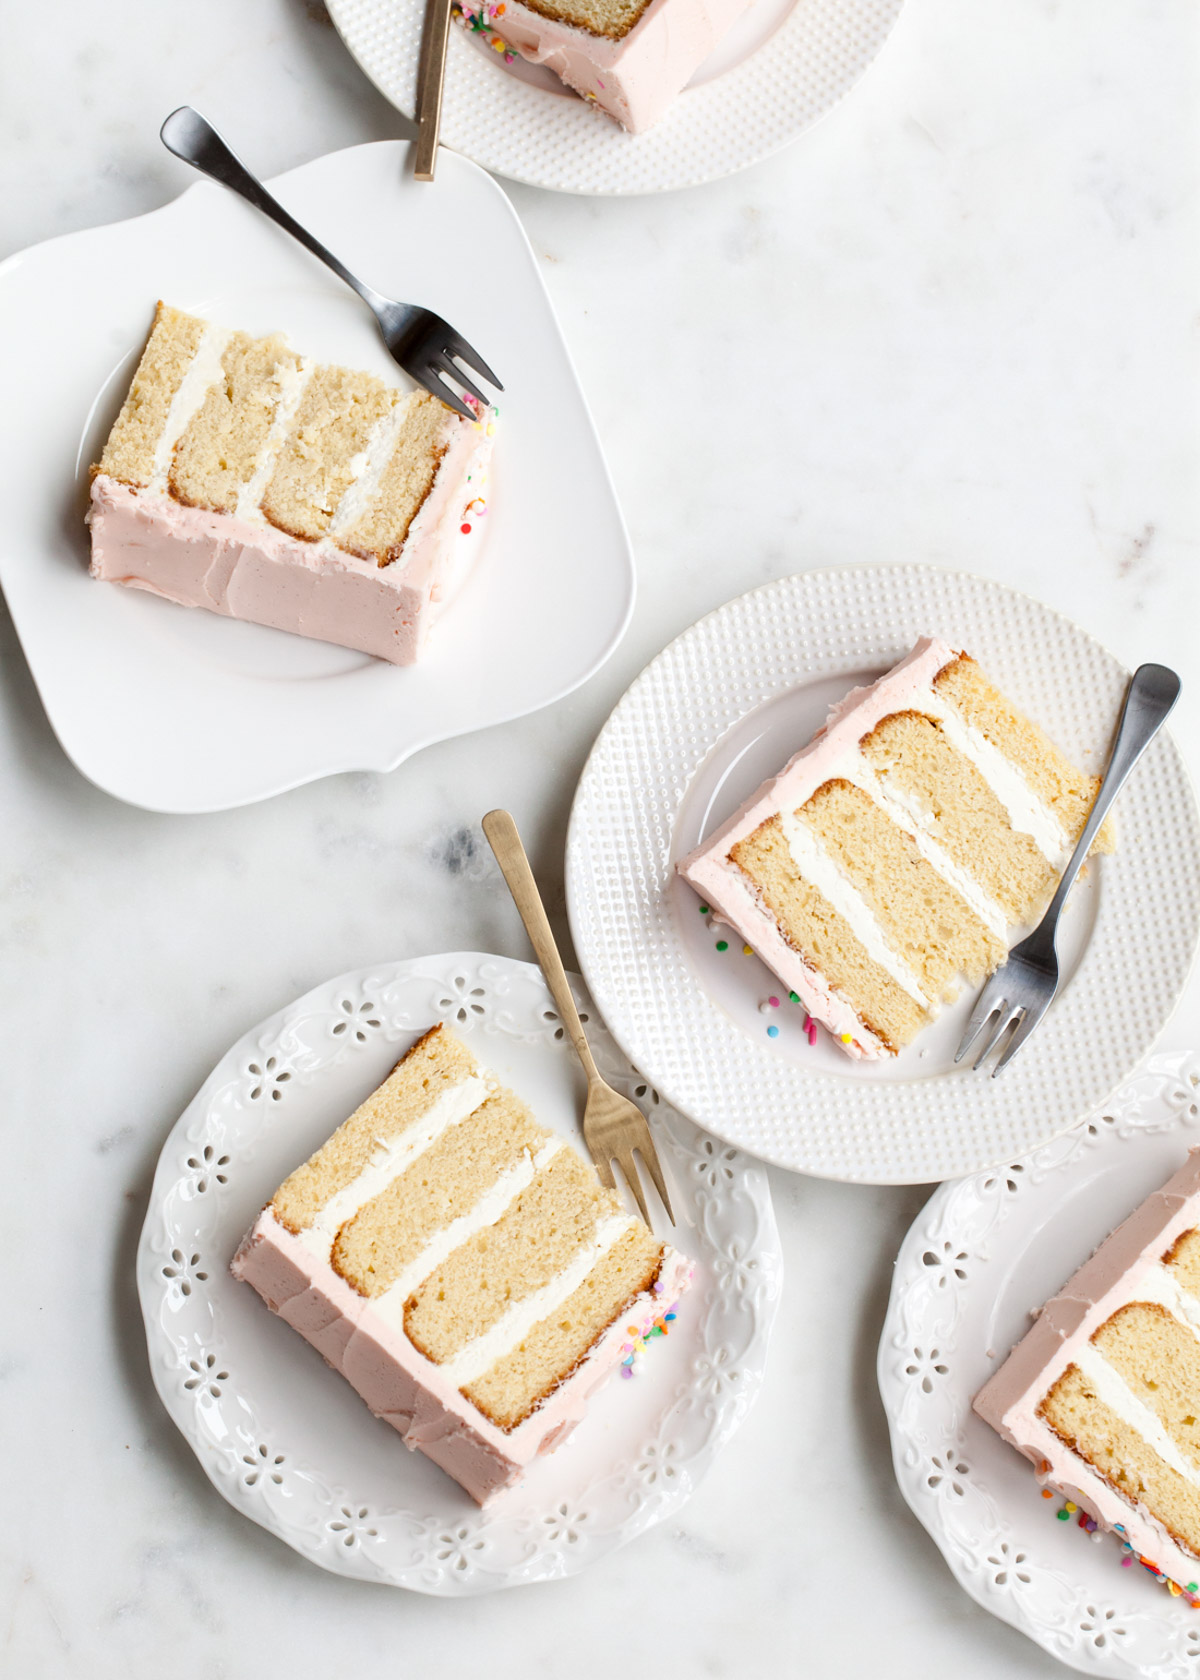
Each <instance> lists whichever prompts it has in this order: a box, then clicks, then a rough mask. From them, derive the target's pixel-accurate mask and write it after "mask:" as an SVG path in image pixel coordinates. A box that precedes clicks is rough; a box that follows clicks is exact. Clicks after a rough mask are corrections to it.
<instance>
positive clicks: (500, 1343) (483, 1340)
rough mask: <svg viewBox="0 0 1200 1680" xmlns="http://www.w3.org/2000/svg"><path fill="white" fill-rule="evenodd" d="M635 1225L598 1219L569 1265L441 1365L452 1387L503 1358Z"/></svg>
mask: <svg viewBox="0 0 1200 1680" xmlns="http://www.w3.org/2000/svg"><path fill="white" fill-rule="evenodd" d="M636 1224H637V1220H636V1219H633V1218H632V1217H631V1216H629V1215H628V1214H623V1213H614V1214H609V1215H607V1216H606V1217H605V1218H603V1219H601V1220H600V1221H599V1223H598V1224H597V1226H596V1229H595V1233H594V1234H593V1237H592V1240H591V1242H590V1243H586V1244H585V1245H584V1247H583V1248H581V1249H580V1251H579V1253H578V1254H577V1255H576V1256H575V1258H574V1260H572V1261H571V1263H570V1265H568V1266H566V1267H564V1268H563V1270H562V1271H561V1272H559V1274H558V1275H557V1277H554V1278H551V1280H550V1282H549V1283H547V1284H544V1285H543V1286H542V1288H541V1289H535V1290H533V1292H532V1293H531V1294H529V1295H526V1296H525V1298H524V1299H523V1300H521V1301H517V1302H514V1304H513V1305H512V1306H511V1307H509V1309H508V1311H507V1312H505V1313H503V1314H502V1315H501V1316H500V1317H499V1318H498V1319H497V1320H496V1322H495V1324H493V1325H492V1327H491V1329H490V1330H485V1331H484V1332H483V1334H482V1335H481V1336H476V1337H475V1338H474V1340H472V1341H469V1342H467V1343H466V1345H465V1346H464V1347H461V1348H460V1349H459V1351H458V1352H457V1353H456V1354H455V1355H454V1357H453V1358H452V1359H448V1360H446V1361H445V1362H444V1363H443V1364H442V1366H441V1369H442V1371H444V1372H445V1374H446V1376H447V1378H448V1379H449V1381H450V1382H452V1383H453V1384H454V1386H455V1388H465V1387H466V1386H467V1384H469V1383H472V1382H474V1381H475V1380H476V1379H477V1378H478V1377H481V1376H482V1375H483V1373H484V1372H485V1371H489V1370H490V1369H491V1368H492V1366H493V1365H494V1364H495V1363H496V1361H497V1360H498V1359H503V1358H504V1356H505V1354H507V1353H511V1352H512V1350H513V1348H515V1347H516V1346H517V1344H518V1343H519V1342H520V1340H521V1338H522V1337H523V1336H527V1335H528V1334H529V1332H530V1331H531V1330H532V1329H533V1327H534V1325H535V1324H539V1323H540V1322H541V1321H542V1319H543V1318H546V1317H548V1316H549V1314H550V1313H552V1312H554V1311H555V1309H556V1308H558V1307H561V1306H562V1304H563V1302H564V1301H566V1300H568V1299H569V1298H570V1297H571V1296H572V1295H573V1294H574V1293H575V1291H576V1290H577V1289H578V1288H579V1286H580V1284H582V1283H583V1281H584V1279H585V1278H586V1277H587V1275H588V1273H589V1272H590V1271H591V1270H592V1268H593V1267H594V1266H596V1265H597V1264H598V1263H599V1262H600V1261H601V1260H602V1259H603V1258H604V1256H605V1255H606V1254H607V1253H608V1251H609V1249H610V1248H612V1247H613V1246H614V1244H615V1243H617V1242H619V1241H620V1239H621V1237H623V1236H624V1235H625V1232H626V1231H629V1230H631V1229H632V1228H633V1226H634V1225H636Z"/></svg>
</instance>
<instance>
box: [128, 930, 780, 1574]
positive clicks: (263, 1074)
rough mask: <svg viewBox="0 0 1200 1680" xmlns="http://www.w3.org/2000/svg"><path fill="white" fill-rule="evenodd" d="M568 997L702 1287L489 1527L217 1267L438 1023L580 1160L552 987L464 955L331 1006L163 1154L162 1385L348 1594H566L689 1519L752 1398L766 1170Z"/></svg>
mask: <svg viewBox="0 0 1200 1680" xmlns="http://www.w3.org/2000/svg"><path fill="white" fill-rule="evenodd" d="M572 983H573V985H574V989H575V995H576V998H577V1000H578V1002H579V1004H580V1007H581V1009H582V1011H583V1014H584V1017H585V1019H586V1018H587V1017H588V1016H589V1015H590V1016H591V1019H590V1021H589V1023H588V1037H589V1039H590V1041H591V1044H592V1048H593V1050H594V1051H595V1054H596V1061H597V1063H598V1064H599V1066H600V1068H601V1070H602V1072H603V1073H604V1075H605V1077H606V1078H607V1079H609V1080H611V1081H612V1083H613V1084H614V1085H615V1086H616V1088H617V1089H618V1090H620V1091H623V1092H625V1093H626V1094H627V1095H629V1096H631V1097H633V1098H634V1100H635V1101H637V1102H639V1103H640V1104H641V1106H642V1107H643V1108H644V1109H645V1110H646V1111H647V1113H648V1115H649V1117H650V1120H651V1124H652V1126H653V1128H654V1134H655V1140H656V1142H657V1144H658V1149H659V1154H660V1156H661V1158H662V1161H663V1167H664V1170H665V1172H666V1175H667V1179H668V1182H669V1184H670V1187H671V1194H672V1200H673V1202H674V1205H675V1208H676V1211H677V1214H678V1217H679V1225H678V1228H677V1231H676V1233H675V1239H674V1240H675V1241H676V1242H677V1244H678V1246H679V1247H680V1248H681V1249H682V1250H684V1251H685V1252H686V1253H687V1254H688V1255H690V1257H691V1258H692V1259H693V1260H694V1261H695V1262H696V1274H695V1277H694V1279H693V1282H692V1286H691V1288H690V1289H689V1290H688V1292H687V1293H686V1295H685V1296H684V1297H683V1300H682V1302H681V1304H680V1310H679V1318H678V1320H677V1322H676V1324H675V1326H674V1327H673V1329H672V1332H671V1334H670V1336H669V1337H668V1338H667V1339H666V1340H663V1339H661V1338H655V1339H653V1340H652V1341H651V1342H650V1344H649V1345H648V1347H647V1351H646V1355H645V1359H644V1364H643V1369H642V1370H641V1371H640V1372H639V1373H638V1374H637V1375H636V1376H635V1377H634V1378H633V1380H632V1381H621V1380H619V1379H615V1378H614V1380H613V1381H611V1382H609V1383H608V1384H607V1385H606V1386H605V1387H604V1388H603V1389H602V1390H601V1392H600V1393H599V1394H598V1395H597V1396H596V1397H595V1399H594V1400H593V1401H592V1403H591V1405H590V1406H589V1410H588V1416H587V1418H586V1419H585V1420H584V1422H583V1423H582V1424H581V1425H580V1426H579V1428H578V1429H577V1430H576V1431H575V1433H574V1434H573V1435H572V1436H570V1438H569V1439H568V1440H567V1441H566V1442H565V1443H564V1445H563V1446H562V1447H560V1448H559V1450H558V1451H557V1452H556V1453H553V1454H551V1455H550V1456H549V1457H548V1458H545V1459H541V1460H539V1461H538V1462H537V1463H536V1464H535V1465H534V1466H533V1467H532V1468H531V1469H530V1471H529V1473H528V1475H527V1476H526V1478H525V1480H524V1482H523V1483H522V1485H521V1486H520V1487H519V1488H516V1489H514V1490H512V1491H511V1492H509V1493H507V1494H504V1495H502V1496H501V1497H500V1499H498V1500H497V1501H496V1503H495V1504H494V1505H493V1506H492V1507H490V1508H489V1509H488V1510H486V1511H480V1510H479V1508H478V1507H477V1506H476V1505H475V1504H474V1503H473V1502H472V1501H471V1500H470V1499H469V1498H468V1497H467V1495H466V1494H465V1493H464V1492H463V1491H462V1489H461V1488H459V1487H458V1486H457V1485H456V1484H455V1483H454V1482H452V1481H451V1480H450V1478H449V1477H448V1476H446V1475H444V1474H443V1473H442V1472H441V1471H440V1470H438V1469H437V1468H436V1466H435V1465H433V1464H431V1463H430V1462H429V1460H428V1459H426V1458H424V1457H422V1456H421V1455H420V1454H419V1453H410V1452H408V1451H406V1450H405V1448H404V1445H403V1443H402V1442H401V1440H400V1438H399V1436H398V1435H397V1434H396V1433H395V1431H394V1430H393V1429H391V1428H390V1427H389V1425H387V1424H385V1423H381V1422H380V1421H379V1420H378V1419H376V1418H374V1417H372V1415H371V1414H370V1412H369V1411H368V1410H367V1409H366V1407H365V1406H364V1405H363V1403H362V1401H361V1400H360V1399H359V1398H358V1396H357V1395H356V1394H355V1393H354V1391H353V1389H351V1387H350V1385H349V1384H348V1383H347V1382H345V1381H344V1380H343V1379H342V1378H341V1377H340V1376H338V1375H337V1374H335V1373H334V1372H333V1371H331V1370H330V1369H329V1368H328V1367H327V1366H326V1365H325V1364H324V1362H323V1361H322V1360H321V1358H320V1356H319V1355H318V1354H317V1353H316V1352H315V1351H314V1350H313V1349H312V1348H311V1347H309V1346H308V1344H307V1343H306V1342H304V1341H303V1340H302V1339H301V1337H299V1336H298V1335H297V1334H296V1333H295V1332H294V1331H293V1330H291V1329H290V1328H289V1327H288V1326H287V1325H286V1324H284V1323H283V1321H282V1320H281V1319H278V1318H276V1317H275V1316H274V1314H272V1313H270V1312H268V1311H267V1309H266V1307H265V1306H264V1305H263V1303H262V1301H261V1300H260V1299H259V1298H258V1296H257V1295H256V1294H255V1293H254V1292H253V1290H251V1289H250V1288H249V1287H248V1286H247V1285H245V1284H240V1283H236V1282H235V1281H234V1279H233V1278H232V1276H231V1275H230V1273H229V1270H228V1266H229V1261H230V1259H231V1257H232V1255H233V1253H234V1250H235V1249H236V1247H237V1245H238V1242H239V1241H240V1239H241V1237H242V1235H243V1233H244V1232H245V1231H246V1230H247V1229H248V1228H249V1226H250V1224H251V1222H252V1221H253V1219H254V1217H255V1215H256V1214H257V1212H258V1210H259V1208H260V1207H262V1206H263V1204H264V1203H265V1202H266V1201H267V1200H268V1199H269V1197H270V1196H271V1194H272V1192H273V1191H274V1190H275V1188H276V1186H277V1185H278V1184H280V1183H281V1182H282V1181H283V1179H284V1178H285V1177H286V1176H287V1174H288V1173H289V1172H291V1171H292V1169H293V1168H294V1167H295V1166H296V1165H297V1164H298V1163H299V1162H301V1161H303V1160H305V1159H306V1158H307V1157H308V1155H309V1154H310V1153H311V1152H312V1151H313V1150H314V1149H315V1148H317V1147H318V1146H319V1145H320V1144H321V1143H323V1142H324V1141H325V1139H326V1138H327V1137H328V1135H329V1133H330V1132H331V1131H332V1130H333V1129H334V1127H335V1126H336V1125H338V1124H340V1122H341V1121H342V1120H344V1119H345V1117H346V1116H347V1115H348V1114H349V1113H351V1112H352V1111H353V1109H354V1108H355V1107H356V1106H357V1105H358V1103H360V1102H361V1101H362V1100H363V1098H364V1097H366V1096H367V1094H368V1093H369V1092H370V1091H372V1090H373V1089H374V1088H375V1086H376V1085H378V1084H379V1083H380V1082H381V1081H382V1080H383V1079H384V1078H385V1077H386V1076H387V1074H388V1073H389V1072H390V1071H391V1069H392V1067H393V1065H394V1064H395V1062H396V1061H397V1060H398V1059H399V1057H400V1056H401V1055H403V1053H404V1051H405V1050H406V1049H407V1048H408V1046H409V1045H410V1044H411V1043H412V1042H413V1041H414V1040H415V1038H416V1037H417V1036H418V1034H419V1033H421V1032H424V1031H425V1030H426V1029H427V1028H428V1027H429V1026H431V1025H432V1024H433V1022H435V1021H445V1022H446V1023H447V1024H448V1025H449V1026H450V1027H451V1028H452V1029H453V1030H454V1031H455V1032H457V1033H460V1034H461V1035H462V1036H463V1037H464V1038H465V1039H466V1041H467V1042H468V1043H469V1044H470V1046H471V1048H472V1049H473V1050H474V1051H475V1052H476V1054H477V1055H478V1056H479V1057H480V1059H481V1060H482V1061H483V1062H484V1063H485V1065H486V1066H488V1067H490V1068H491V1069H493V1071H494V1072H495V1073H496V1074H497V1075H498V1076H499V1077H500V1079H501V1080H503V1081H504V1082H505V1083H508V1084H511V1086H512V1088H513V1089H514V1090H516V1091H517V1093H518V1094H519V1095H520V1096H522V1097H523V1098H524V1099H525V1100H526V1101H527V1102H529V1104H530V1106H531V1107H532V1108H533V1109H534V1111H535V1113H536V1114H537V1116H538V1118H539V1120H541V1121H542V1122H543V1123H544V1124H546V1125H549V1126H553V1127H555V1128H556V1129H557V1130H559V1131H561V1132H562V1133H563V1134H564V1136H566V1137H568V1138H569V1139H570V1140H571V1141H572V1142H574V1143H575V1144H576V1145H577V1146H579V1131H578V1116H579V1115H580V1114H581V1113H582V1110H583V1099H584V1095H585V1089H586V1088H585V1086H584V1084H583V1081H582V1076H581V1074H580V1072H579V1067H578V1063H577V1061H576V1059H575V1054H574V1052H573V1050H572V1049H571V1048H570V1045H569V1043H568V1042H566V1041H565V1039H564V1034H563V1029H562V1027H561V1026H560V1025H559V1023H558V1018H557V1016H556V1015H555V1013H554V1005H553V1003H552V1001H551V999H550V995H549V993H548V992H547V990H546V987H545V983H544V981H543V980H542V977H541V974H540V972H539V970H538V969H536V968H535V967H534V966H533V965H532V964H530V963H520V962H512V961H509V960H507V959H505V958H502V957H493V956H485V955H481V954H479V953H475V952H456V953H450V954H449V955H442V956H436V957H425V958H420V959H417V960H415V961H411V962H403V963H395V964H391V965H386V964H385V965H383V966H380V967H377V968H369V969H362V970H360V971H359V972H358V973H356V974H347V975H343V976H342V977H341V978H340V979H337V980H331V981H329V982H328V983H327V984H326V985H323V986H318V987H317V988H316V989H315V990H313V991H311V992H309V993H308V994H307V995H306V996H305V997H303V998H301V999H300V1000H299V1001H298V1002H296V1003H294V1004H292V1005H291V1006H290V1007H289V1008H287V1009H284V1010H282V1011H280V1013H279V1014H277V1015H274V1016H272V1017H271V1019H270V1020H269V1021H264V1022H263V1023H262V1025H261V1026H258V1027H255V1028H254V1030H253V1031H252V1032H248V1033H247V1034H246V1035H245V1037H244V1038H242V1039H241V1040H240V1041H239V1042H238V1043H237V1044H235V1045H234V1046H233V1048H232V1049H231V1050H230V1051H229V1053H228V1055H226V1056H224V1057H223V1058H222V1059H221V1061H220V1062H219V1063H218V1064H217V1066H216V1067H215V1068H214V1069H213V1072H212V1073H211V1075H210V1076H209V1078H208V1079H207V1080H206V1082H205V1084H204V1086H203V1087H202V1089H201V1090H200V1092H199V1094H198V1095H197V1096H196V1098H195V1100H194V1101H193V1102H192V1103H191V1105H190V1106H189V1107H188V1109H187V1111H186V1112H185V1113H184V1115H183V1116H182V1118H181V1119H180V1120H179V1122H178V1124H177V1125H176V1126H175V1128H174V1130H173V1131H172V1132H171V1135H170V1137H169V1138H168V1139H167V1142H166V1144H165V1146H164V1148H163V1152H162V1157H161V1159H160V1161H159V1165H158V1171H157V1173H156V1174H155V1178H154V1188H153V1191H152V1193H151V1197H150V1205H149V1209H148V1211H147V1214H146V1222H145V1226H144V1228H143V1231H142V1238H141V1245H140V1247H139V1250H138V1263H137V1265H138V1293H139V1295H140V1298H141V1303H142V1312H143V1316H144V1318H145V1323H146V1336H147V1341H148V1344H149V1351H150V1367H151V1371H152V1373H153V1377H154V1382H155V1386H156V1387H157V1389H158V1392H159V1395H160V1396H161V1398H162V1402H163V1404H164V1405H165V1406H166V1408H167V1411H168V1412H169V1413H170V1414H171V1416H172V1418H173V1419H174V1420H175V1422H176V1423H177V1424H178V1425H179V1428H180V1429H181V1430H182V1431H183V1434H184V1435H185V1437H186V1438H187V1440H188V1442H189V1443H190V1445H191V1447H192V1449H193V1451H194V1452H195V1454H196V1456H197V1458H198V1459H199V1460H200V1463H201V1465H202V1466H203V1467H204V1470H205V1472H206V1473H207V1475H208V1476H209V1478H210V1480H211V1481H212V1482H213V1485H214V1486H215V1487H216V1488H217V1489H218V1490H219V1491H220V1492H221V1493H222V1494H223V1495H224V1497H225V1498H226V1499H227V1500H228V1501H229V1503H230V1504H231V1505H233V1506H234V1507H235V1508H236V1509H237V1510H239V1511H241V1512H243V1513H244V1514H245V1515H246V1516H248V1517H251V1518H252V1519H253V1520H254V1521H255V1522H257V1523H261V1524H262V1526H263V1527H264V1528H267V1529H269V1530H270V1531H271V1532H272V1533H273V1534H277V1535H278V1536H279V1538H280V1539H282V1540H286V1541H287V1543H288V1544H289V1545H290V1546H292V1547H294V1548H295V1550H296V1551H298V1552H300V1553H301V1554H302V1556H304V1557H307V1558H310V1559H311V1560H312V1561H313V1562H314V1563H318V1564H320V1565H321V1566H322V1567H323V1568H325V1569H330V1570H333V1571H334V1572H335V1573H336V1574H339V1575H350V1576H353V1577H355V1578H356V1579H357V1580H362V1581H381V1582H385V1583H388V1584H390V1585H392V1586H400V1587H409V1588H412V1589H413V1590H415V1591H418V1592H426V1593H436V1594H440V1595H455V1596H461V1595H467V1594H473V1593H480V1592H489V1591H492V1590H493V1589H495V1588H497V1587H508V1586H516V1585H519V1584H521V1583H525V1582H530V1581H546V1580H552V1579H556V1578H558V1577H561V1576H565V1575H572V1574H575V1573H576V1572H577V1571H578V1570H580V1569H582V1568H583V1567H584V1566H585V1565H586V1564H588V1563H590V1562H592V1561H593V1560H595V1559H596V1558H599V1557H603V1556H604V1555H605V1554H606V1553H608V1552H610V1551H611V1550H612V1549H613V1548H614V1547H616V1546H619V1545H623V1544H624V1543H625V1542H626V1541H628V1540H631V1539H632V1538H633V1537H634V1536H635V1535H637V1534H640V1533H642V1532H643V1531H644V1530H645V1529H647V1528H650V1527H651V1526H652V1525H653V1524H654V1523H657V1522H661V1521H662V1520H663V1518H664V1517H667V1516H669V1515H671V1513H672V1512H674V1511H677V1510H678V1509H679V1507H680V1506H681V1505H682V1504H683V1503H684V1502H685V1501H686V1500H687V1499H688V1498H689V1496H690V1495H691V1493H692V1491H693V1490H694V1488H695V1487H696V1485H697V1483H698V1482H699V1481H700V1478H701V1477H702V1476H703V1475H704V1473H705V1471H706V1470H707V1469H708V1467H709V1465H710V1464H711V1463H712V1460H713V1458H714V1457H715V1455H716V1454H717V1452H719V1451H720V1449H721V1447H722V1446H723V1445H724V1444H725V1442H726V1441H728V1440H729V1438H730V1437H731V1436H732V1435H733V1433H734V1431H735V1430H736V1429H737V1428H738V1426H739V1425H740V1424H741V1422H742V1420H743V1418H744V1417H745V1416H746V1413H747V1412H748V1411H749V1409H750V1407H751V1405H752V1404H753V1401H754V1399H755V1396H756V1394H757V1392H758V1388H759V1385H760V1382H761V1379H762V1373H763V1367H764V1362H765V1359H766V1351H767V1342H768V1340H769V1337H770V1333H771V1325H772V1322H773V1320H774V1317H775V1310H776V1307H777V1305H778V1300H779V1291H780V1286H781V1281H782V1259H781V1255H780V1250H779V1240H778V1235H777V1233H776V1229H775V1216H774V1212H773V1210H772V1207H771V1197H770V1191H769V1189H768V1187H767V1178H766V1174H765V1172H764V1171H763V1170H762V1168H761V1167H759V1166H758V1165H757V1164H756V1163H754V1162H752V1161H748V1160H747V1159H745V1158H744V1157H743V1156H742V1155H740V1154H739V1153H738V1152H737V1151H736V1150H733V1149H731V1148H729V1147H727V1146H724V1145H722V1144H720V1143H716V1142H714V1141H713V1139H711V1138H709V1137H706V1136H705V1135H704V1133H703V1132H701V1131H699V1130H698V1129H697V1128H696V1127H695V1126H694V1125H693V1124H692V1123H691V1121H690V1120H686V1119H684V1118H683V1116H682V1115H680V1114H677V1113H675V1112H674V1111H673V1110H672V1109H671V1108H669V1107H668V1106H667V1105H666V1104H665V1103H662V1102H661V1101H660V1100H659V1098H658V1095H657V1093H656V1092H655V1091H654V1090H653V1089H651V1088H650V1087H649V1086H648V1084H647V1082H646V1081H645V1080H644V1079H642V1078H641V1076H640V1075H639V1074H637V1073H636V1072H635V1070H634V1069H633V1068H632V1067H630V1066H629V1064H628V1063H627V1062H626V1061H625V1060H624V1058H623V1057H622V1056H621V1055H620V1053H619V1051H618V1050H617V1049H616V1047H615V1046H614V1044H613V1043H612V1040H611V1039H610V1038H609V1036H608V1034H607V1033H606V1032H605V1031H604V1029H603V1027H602V1026H601V1024H600V1022H599V1020H598V1019H597V1018H596V1016H595V1014H594V1011H593V1008H592V1005H591V1003H590V1002H589V1001H588V999H587V996H586V994H585V992H584V990H583V987H582V984H581V983H579V982H575V981H573V982H572ZM660 1228H661V1229H662V1230H663V1231H664V1232H665V1233H666V1234H669V1227H666V1226H665V1224H664V1225H663V1226H662V1227H660Z"/></svg>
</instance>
